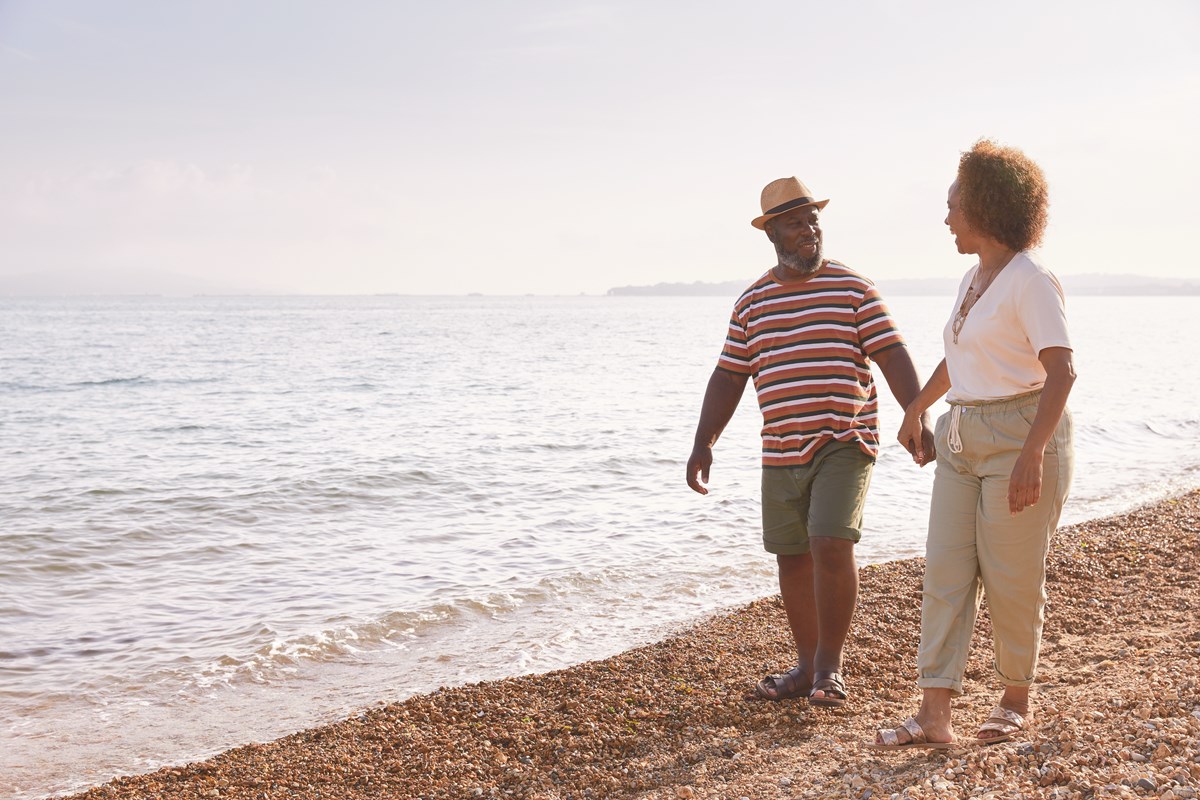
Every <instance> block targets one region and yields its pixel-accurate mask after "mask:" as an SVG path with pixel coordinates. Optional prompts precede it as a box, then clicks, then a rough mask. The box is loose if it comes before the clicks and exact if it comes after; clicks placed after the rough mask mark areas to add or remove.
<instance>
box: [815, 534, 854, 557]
mask: <svg viewBox="0 0 1200 800" xmlns="http://www.w3.org/2000/svg"><path fill="white" fill-rule="evenodd" d="M809 543H810V544H811V545H812V549H811V550H810V554H811V555H812V557H813V558H815V559H820V558H822V557H834V558H838V557H840V558H846V557H847V556H853V555H854V541H853V540H851V539H843V538H841V537H838V536H813V537H812V538H811V539H809Z"/></svg>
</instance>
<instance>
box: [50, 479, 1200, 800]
mask: <svg viewBox="0 0 1200 800" xmlns="http://www.w3.org/2000/svg"><path fill="white" fill-rule="evenodd" d="M1048 566H1049V570H1048V581H1047V588H1048V592H1049V596H1050V600H1049V603H1048V605H1047V612H1046V627H1045V635H1044V642H1043V648H1042V663H1041V667H1040V670H1039V678H1038V682H1037V684H1035V691H1034V698H1033V715H1032V722H1031V726H1030V729H1029V731H1027V732H1026V735H1025V736H1024V737H1023V738H1021V739H1018V740H1015V741H1012V742H1007V743H1003V744H997V745H992V746H990V747H986V748H982V747H965V748H962V749H956V750H950V751H911V752H901V753H878V752H875V751H870V750H866V749H863V748H862V747H861V745H862V744H863V743H865V742H868V741H870V739H871V738H872V737H873V735H874V729H875V728H877V727H880V726H882V725H895V724H897V723H898V722H900V721H901V720H902V719H904V718H905V717H907V716H909V715H910V714H912V713H914V712H915V711H916V708H917V705H918V702H919V692H918V690H917V688H916V684H915V651H916V644H917V638H918V634H919V618H920V588H921V575H922V571H923V560H921V559H905V560H901V561H890V562H885V563H882V564H873V565H868V566H866V567H863V568H862V570H861V571H860V572H861V579H862V588H861V592H860V601H859V607H858V611H857V612H856V615H855V619H854V623H853V626H852V628H851V631H850V636H849V639H848V641H847V648H846V659H845V664H844V667H843V674H845V676H846V678H847V683H848V684H849V690H850V692H851V697H850V700H849V702H848V703H847V704H846V706H845V707H844V708H842V709H838V710H827V709H813V708H810V707H809V706H808V705H807V704H806V703H804V702H801V701H796V700H793V701H785V702H782V703H768V702H765V701H761V700H754V699H749V697H750V696H751V695H752V691H753V685H754V682H755V681H757V680H758V678H759V677H761V676H762V675H763V674H765V673H767V672H776V671H779V670H780V669H783V668H786V667H787V666H788V664H789V661H790V660H791V659H792V658H794V654H792V653H791V643H790V639H789V638H788V634H787V629H786V624H785V622H784V617H783V609H782V605H781V604H780V602H779V600H778V596H774V597H767V598H763V599H760V600H756V601H754V602H752V603H750V604H748V605H745V606H742V607H740V608H736V609H733V610H731V611H727V612H724V613H720V614H718V615H716V616H712V617H709V618H707V619H705V620H703V621H701V622H700V623H698V624H695V625H693V626H690V627H688V628H685V629H683V630H681V631H680V632H678V633H676V634H674V635H672V636H670V637H669V638H667V639H664V640H662V641H660V642H656V643H653V644H650V645H646V646H642V647H638V648H635V649H632V650H628V651H625V652H623V653H619V654H617V655H615V656H612V657H610V658H607V659H603V660H599V661H591V662H585V663H582V664H578V665H575V666H572V667H569V668H566V669H562V670H557V671H554V672H549V673H544V674H540V675H530V676H520V677H514V678H505V679H501V680H495V681H488V682H484V683H477V684H469V685H466V686H459V687H455V688H449V689H440V690H438V691H435V692H433V693H431V694H427V695H418V696H414V697H410V698H408V699H406V700H404V701H401V702H398V703H393V704H390V705H387V706H381V707H376V708H371V709H369V710H365V711H363V712H361V713H359V714H357V715H355V716H352V717H351V718H349V719H347V720H344V721H341V722H337V723H333V724H330V725H324V726H320V727H317V728H313V729H310V730H305V731H301V732H298V733H295V734H292V735H290V736H286V737H284V738H281V739H278V740H276V741H274V742H271V743H267V744H250V745H245V746H242V747H237V748H234V749H232V750H228V751H226V752H224V753H222V754H220V755H217V756H215V757H213V758H211V759H208V760H205V761H200V762H196V763H192V764H188V765H183V766H175V767H165V768H162V769H160V770H157V771H156V772H153V773H148V774H145V775H137V776H129V777H123V778H117V779H114V780H112V781H110V782H108V783H106V784H103V785H101V786H97V787H94V788H92V789H89V790H86V791H84V792H81V793H78V794H74V795H70V797H72V798H76V799H77V800H99V799H100V798H106V799H107V798H145V797H161V798H176V797H178V798H184V797H187V798H196V797H202V798H203V797H211V798H219V797H228V798H277V797H278V798H282V797H306V798H335V797H336V798H343V797H363V798H366V797H384V798H459V797H504V798H507V797H515V798H529V799H530V800H534V798H537V799H538V800H564V799H565V798H576V797H579V798H584V797H595V798H606V797H611V798H631V799H633V798H638V799H641V798H645V799H646V800H649V798H663V799H664V800H666V799H668V798H680V797H682V798H689V797H690V798H734V799H735V800H736V799H737V798H743V797H744V798H749V800H760V798H761V799H765V798H771V799H772V800H774V798H789V799H791V798H822V797H852V798H856V799H857V798H875V799H877V798H890V797H892V796H898V797H904V798H924V797H992V798H1007V797H1016V796H1023V797H1026V798H1043V797H1046V798H1049V797H1054V798H1059V799H1060V800H1062V799H1064V798H1076V797H1078V798H1079V799H1080V800H1087V798H1092V797H1161V798H1165V800H1172V798H1183V799H1184V800H1190V798H1193V797H1196V796H1197V795H1198V794H1200V745H1198V740H1200V621H1198V618H1197V614H1198V612H1197V609H1198V608H1200V603H1198V602H1197V601H1198V595H1200V580H1198V579H1200V490H1193V491H1191V492H1188V493H1186V494H1183V495H1181V496H1178V497H1176V498H1173V499H1167V500H1164V501H1161V502H1158V503H1155V504H1152V505H1148V506H1144V507H1141V508H1137V509H1134V510H1132V511H1129V512H1127V513H1124V514H1120V515H1116V516H1113V517H1106V518H1103V519H1099V520H1094V521H1090V522H1084V523H1079V524H1076V525H1071V526H1067V527H1064V528H1060V530H1059V532H1058V533H1057V534H1056V536H1055V539H1054V542H1053V544H1052V547H1051V552H1050V557H1049V564H1048ZM985 609H986V602H985ZM974 641H975V647H974V648H973V649H972V653H971V658H970V660H969V661H968V665H967V672H966V681H965V683H966V686H965V688H966V690H967V694H966V695H964V696H963V697H962V698H959V699H958V700H957V701H956V704H955V720H956V722H957V723H958V726H959V729H958V734H959V736H963V737H969V736H970V735H972V731H973V729H974V726H976V725H977V724H978V723H979V722H980V721H982V719H983V718H984V716H986V714H987V711H988V709H989V708H990V707H991V706H992V705H993V704H994V701H995V698H996V697H997V696H998V693H999V688H998V684H996V683H995V682H994V681H993V680H992V678H991V669H990V653H991V643H990V628H989V622H988V618H987V614H986V611H984V612H983V613H981V614H980V619H979V622H978V623H977V625H976V636H975V640H974ZM1150 787H1153V788H1152V789H1151V788H1150Z"/></svg>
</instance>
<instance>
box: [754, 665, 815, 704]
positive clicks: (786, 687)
mask: <svg viewBox="0 0 1200 800" xmlns="http://www.w3.org/2000/svg"><path fill="white" fill-rule="evenodd" d="M811 690H812V681H811V680H809V678H808V675H807V674H806V673H805V672H804V670H802V669H800V667H798V666H797V667H792V668H791V669H789V670H788V671H787V672H785V673H783V674H782V675H768V676H767V677H765V678H763V679H762V680H761V681H759V682H758V684H757V685H756V686H755V687H754V691H755V692H756V693H757V694H758V696H759V697H761V698H762V699H764V700H789V699H791V698H793V697H806V696H807V695H808V693H809V692H810V691H811Z"/></svg>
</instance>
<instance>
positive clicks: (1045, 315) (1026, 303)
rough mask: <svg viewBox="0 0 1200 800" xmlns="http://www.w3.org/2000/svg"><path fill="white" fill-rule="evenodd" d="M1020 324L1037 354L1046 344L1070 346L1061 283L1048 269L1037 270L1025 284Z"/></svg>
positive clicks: (1021, 299)
mask: <svg viewBox="0 0 1200 800" xmlns="http://www.w3.org/2000/svg"><path fill="white" fill-rule="evenodd" d="M1018 313H1019V314H1020V320H1021V327H1022V328H1024V330H1025V336H1026V338H1028V339H1029V343H1030V344H1031V345H1032V346H1033V352H1034V354H1035V355H1036V354H1039V353H1041V352H1042V351H1043V350H1045V349H1046V348H1047V347H1065V348H1067V349H1068V350H1070V349H1072V348H1071V337H1070V335H1069V334H1068V333H1067V308H1066V299H1065V297H1064V295H1063V290H1062V285H1061V284H1059V282H1058V279H1057V278H1055V277H1054V276H1053V275H1052V274H1050V273H1049V272H1046V271H1044V270H1038V271H1037V272H1035V273H1033V275H1031V276H1030V278H1029V280H1028V281H1026V283H1025V286H1024V287H1023V289H1022V291H1021V295H1020V300H1019V311H1018Z"/></svg>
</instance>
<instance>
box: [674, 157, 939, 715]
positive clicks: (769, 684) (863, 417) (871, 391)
mask: <svg viewBox="0 0 1200 800" xmlns="http://www.w3.org/2000/svg"><path fill="white" fill-rule="evenodd" d="M828 203H829V201H828V200H815V199H813V194H812V193H811V192H810V191H809V190H808V187H806V186H805V185H804V184H803V183H801V182H800V181H799V180H797V179H796V178H794V177H793V178H780V179H779V180H777V181H772V182H771V183H769V184H767V186H766V188H765V189H763V192H762V212H763V213H762V216H760V217H758V218H756V219H754V220H753V221H752V222H751V223H750V224H751V225H753V226H754V227H756V228H758V229H760V230H763V231H765V232H766V234H767V238H768V239H770V241H771V242H772V243H773V244H774V245H775V252H776V255H777V257H778V263H777V264H776V265H775V266H774V267H772V268H771V269H770V270H768V271H767V272H766V273H765V274H764V275H763V276H762V277H760V278H759V279H758V280H757V281H755V282H754V283H753V284H752V285H751V286H750V288H749V289H747V290H746V291H745V292H744V293H743V294H742V296H741V297H740V298H738V300H737V302H736V303H735V305H734V310H733V315H732V317H731V318H730V321H729V335H728V337H727V338H726V341H725V348H724V350H723V351H722V353H721V357H720V360H719V361H718V363H717V367H716V369H715V370H713V374H712V377H711V378H710V379H709V382H708V389H707V390H706V392H705V394H704V405H703V407H702V409H701V412H700V423H699V425H698V426H697V428H696V439H695V446H694V448H693V450H692V454H691V457H690V458H688V464H687V482H688V486H690V487H691V488H692V489H694V490H695V491H697V492H699V493H700V494H708V489H707V488H705V486H704V484H707V483H708V479H709V469H710V467H711V465H712V458H713V456H712V447H713V445H714V444H715V443H716V441H717V438H718V437H719V436H720V435H721V432H722V431H723V430H724V429H725V426H726V425H727V424H728V423H729V420H730V418H731V417H732V416H733V412H734V410H735V409H736V408H737V405H738V401H739V400H740V399H741V396H742V392H743V391H744V389H745V387H746V381H747V379H748V378H750V377H751V376H753V378H754V386H755V389H756V390H757V392H758V403H759V407H760V409H761V410H762V414H763V429H762V439H763V459H762V461H763V472H762V515H763V546H764V547H765V548H766V550H767V552H769V553H772V554H774V555H775V557H776V560H777V562H778V565H779V589H780V593H781V595H782V597H783V605H784V608H785V609H786V611H787V619H788V625H789V627H790V628H791V632H792V638H793V639H794V640H795V644H796V666H794V667H792V668H791V669H789V670H788V671H786V672H784V673H782V674H780V675H768V676H767V677H765V678H763V679H762V680H761V681H759V682H758V685H757V687H756V690H757V692H758V694H759V696H761V697H763V698H765V699H767V700H783V699H785V698H790V697H807V698H808V701H809V703H811V704H813V705H818V706H840V705H842V704H844V703H845V702H846V699H847V696H848V695H847V692H846V685H845V683H844V681H843V679H842V676H841V662H842V647H843V645H844V644H845V641H846V635H847V633H848V632H849V630H850V619H851V617H852V616H853V614H854V605H855V602H856V601H857V599H858V566H857V564H856V563H855V560H854V544H855V542H857V541H858V540H859V538H860V536H861V528H862V510H863V502H864V500H865V496H866V491H867V486H868V484H869V483H870V480H871V470H872V468H873V467H874V464H875V458H876V456H877V455H878V452H879V422H878V406H879V400H878V397H877V395H876V391H875V384H874V381H873V380H872V378H871V368H870V361H872V360H873V361H875V362H876V363H877V364H878V365H879V367H880V369H881V370H882V371H883V374H884V377H885V378H886V379H887V382H888V386H889V387H890V388H891V390H892V393H893V394H894V395H895V396H896V399H897V400H899V402H900V403H901V406H902V407H904V406H907V405H908V404H909V403H910V402H911V401H912V400H913V398H915V397H916V396H917V393H918V392H919V391H920V388H921V384H920V381H919V380H918V379H917V371H916V369H915V368H914V367H913V363H912V359H911V358H910V357H909V354H908V349H907V348H906V347H905V346H904V341H903V339H902V338H901V336H900V332H899V331H898V330H897V329H896V326H895V324H894V323H893V322H892V319H891V317H890V316H889V314H888V311H887V308H886V306H885V305H884V303H883V300H882V298H881V297H880V295H879V293H878V291H876V289H875V286H874V284H872V283H871V282H870V281H869V280H867V279H866V278H864V277H862V276H861V275H859V274H858V273H856V272H854V271H852V270H851V269H849V268H848V267H846V266H845V265H843V264H840V263H838V262H836V261H830V260H827V259H825V258H824V254H823V247H822V235H821V225H820V220H819V215H820V212H821V210H822V209H823V208H825V206H826V205H827V204H828ZM926 422H928V420H926ZM926 433H927V434H928V427H927V428H926ZM907 447H908V449H909V452H910V453H911V452H915V451H916V447H915V445H914V443H913V442H908V443H907ZM924 452H925V453H927V454H928V457H927V458H926V459H925V460H932V458H933V452H934V448H933V442H932V435H929V436H928V438H927V440H926V441H925V442H924ZM923 465H924V464H922V466H923Z"/></svg>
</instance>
